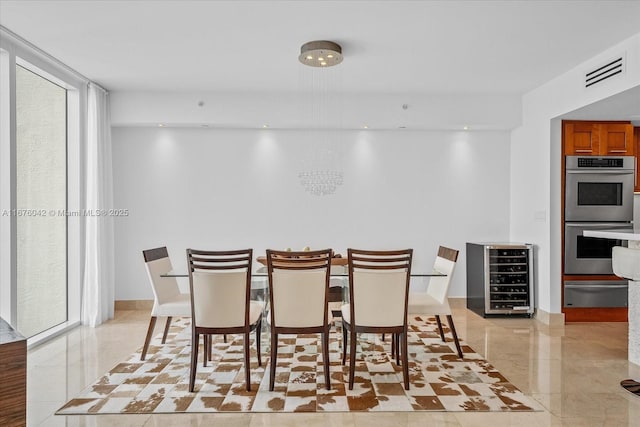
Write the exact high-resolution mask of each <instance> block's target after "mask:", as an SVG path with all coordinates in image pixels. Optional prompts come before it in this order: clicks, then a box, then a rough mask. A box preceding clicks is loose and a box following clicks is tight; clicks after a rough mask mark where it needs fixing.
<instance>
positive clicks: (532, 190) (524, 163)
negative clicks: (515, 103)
mask: <svg viewBox="0 0 640 427" xmlns="http://www.w3.org/2000/svg"><path fill="white" fill-rule="evenodd" d="M618 55H623V56H624V58H625V61H626V69H625V73H624V74H621V75H619V76H618V77H616V78H612V79H610V80H607V81H606V82H605V83H602V84H599V85H596V86H593V87H592V88H590V89H585V87H584V78H585V73H586V72H587V71H589V70H592V69H594V68H597V67H598V66H600V65H604V64H606V63H607V61H610V60H611V59H612V58H616V57H618ZM638 85H640V33H639V34H637V35H636V36H634V37H631V38H629V39H627V40H625V41H624V42H621V43H620V44H618V45H616V46H614V47H612V48H610V49H608V50H606V51H605V52H602V53H601V54H600V55H598V56H596V57H594V58H592V59H591V60H589V61H586V62H585V63H583V64H581V65H580V66H578V67H576V68H574V69H573V70H571V71H569V72H567V73H565V74H563V75H561V76H559V77H557V78H555V79H554V80H552V81H550V82H549V83H547V84H545V85H543V86H541V87H539V88H537V89H535V90H533V91H531V92H529V93H527V94H526V95H525V96H524V97H523V108H522V112H523V120H522V126H520V127H519V128H517V129H515V130H514V131H513V132H512V135H511V140H512V144H511V231H510V235H511V239H512V240H523V241H528V242H531V243H534V244H536V245H537V247H538V269H537V273H538V274H537V279H538V280H537V282H538V293H537V295H538V307H539V308H541V309H542V310H545V311H546V312H549V313H560V311H561V307H560V305H561V268H560V267H561V245H560V209H561V200H560V185H561V176H560V175H561V169H560V166H561V164H560V158H561V147H560V140H561V138H560V122H559V120H557V119H556V120H554V119H555V118H557V117H560V116H562V115H564V114H567V113H569V112H571V111H574V110H576V109H578V108H581V107H584V106H586V105H590V104H592V103H594V102H596V101H599V100H602V99H604V98H607V97H609V96H612V95H614V94H617V93H621V92H623V91H625V90H628V89H631V88H634V87H636V86H638Z"/></svg>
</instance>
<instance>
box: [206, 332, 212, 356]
mask: <svg viewBox="0 0 640 427" xmlns="http://www.w3.org/2000/svg"><path fill="white" fill-rule="evenodd" d="M208 344H209V345H208V346H207V360H208V361H209V362H211V361H212V360H213V358H212V357H211V355H212V354H213V350H212V347H213V335H209V340H208Z"/></svg>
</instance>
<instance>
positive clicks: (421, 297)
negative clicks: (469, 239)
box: [409, 246, 463, 359]
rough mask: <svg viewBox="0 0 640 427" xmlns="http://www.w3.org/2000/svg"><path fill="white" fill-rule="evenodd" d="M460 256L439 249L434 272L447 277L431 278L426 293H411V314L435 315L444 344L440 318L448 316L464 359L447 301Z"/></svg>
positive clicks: (447, 249) (453, 250) (452, 333)
mask: <svg viewBox="0 0 640 427" xmlns="http://www.w3.org/2000/svg"><path fill="white" fill-rule="evenodd" d="M458 254H459V251H457V250H456V249H451V248H447V247H444V246H440V247H439V248H438V255H437V256H436V260H435V262H434V265H433V269H434V271H437V272H440V273H443V274H445V275H446V276H431V277H430V278H429V285H428V287H427V290H426V292H410V293H409V314H420V315H434V316H435V318H436V322H437V323H438V331H439V332H440V338H441V339H442V341H443V342H446V340H445V337H444V330H443V329H442V322H441V321H440V316H447V322H448V323H449V328H450V329H451V335H453V340H454V342H455V344H456V349H457V351H458V356H459V357H460V358H461V359H462V358H463V354H462V348H461V347H460V340H459V339H458V334H457V333H456V327H455V325H454V323H453V317H452V315H451V307H450V306H449V300H448V299H447V297H448V294H449V287H450V285H451V278H452V276H453V271H454V269H455V266H456V262H457V260H458Z"/></svg>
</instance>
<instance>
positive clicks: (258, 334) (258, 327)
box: [256, 320, 262, 366]
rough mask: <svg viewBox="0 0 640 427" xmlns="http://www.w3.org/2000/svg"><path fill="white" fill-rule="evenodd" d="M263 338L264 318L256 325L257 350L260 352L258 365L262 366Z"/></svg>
mask: <svg viewBox="0 0 640 427" xmlns="http://www.w3.org/2000/svg"><path fill="white" fill-rule="evenodd" d="M261 340H262V320H260V321H259V322H258V324H257V325H256V351H257V353H258V366H262V354H261V351H260V341H261Z"/></svg>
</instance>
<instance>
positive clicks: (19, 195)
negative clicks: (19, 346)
mask: <svg viewBox="0 0 640 427" xmlns="http://www.w3.org/2000/svg"><path fill="white" fill-rule="evenodd" d="M0 33H1V35H2V37H0V92H1V95H2V96H0V125H1V126H0V213H1V215H0V234H1V236H0V316H2V318H3V319H5V320H7V321H8V322H9V323H10V324H11V325H13V326H14V328H16V329H17V330H18V331H19V332H20V333H22V334H23V335H25V336H26V337H29V341H28V345H30V346H31V345H35V344H37V343H39V342H42V341H43V340H45V339H47V338H48V337H50V336H54V335H55V334H57V333H60V332H62V331H64V330H65V329H66V328H68V327H71V326H74V325H77V324H79V322H80V301H81V286H80V283H81V276H82V265H83V262H84V259H83V252H82V244H81V236H82V232H81V231H82V218H81V217H80V214H79V213H80V212H81V207H82V193H83V184H82V180H81V178H80V177H81V175H82V167H83V166H82V164H83V163H82V158H83V150H82V141H84V138H85V133H86V92H87V83H88V81H87V80H86V78H83V77H82V76H81V75H79V74H77V73H76V72H74V71H73V70H71V69H69V68H68V67H66V66H65V65H64V64H62V63H60V62H59V61H57V60H56V59H55V58H52V57H51V56H49V55H48V54H46V53H44V52H42V51H40V50H39V49H38V48H36V47H34V46H33V45H31V44H29V43H28V42H26V41H24V40H22V39H21V38H20V37H19V36H17V35H15V34H13V33H11V32H10V31H8V30H7V29H5V28H3V27H0Z"/></svg>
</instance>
